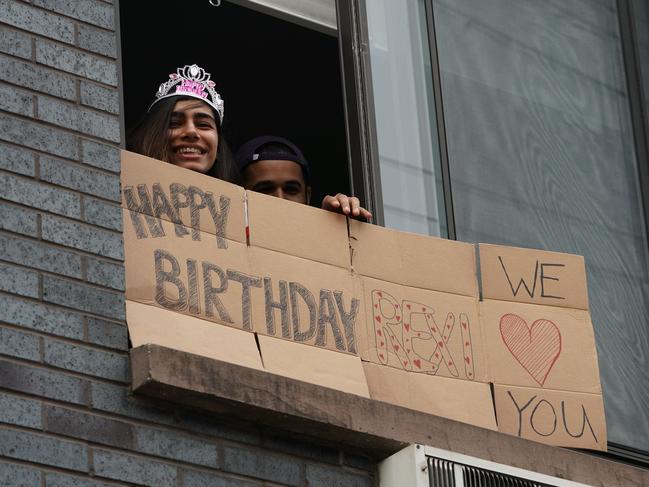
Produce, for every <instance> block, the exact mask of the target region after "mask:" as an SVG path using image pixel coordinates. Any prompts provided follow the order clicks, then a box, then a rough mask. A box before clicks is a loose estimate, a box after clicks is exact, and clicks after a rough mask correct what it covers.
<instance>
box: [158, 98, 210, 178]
mask: <svg viewBox="0 0 649 487" xmlns="http://www.w3.org/2000/svg"><path fill="white" fill-rule="evenodd" d="M167 136H168V148H169V154H170V155H169V159H170V160H169V162H171V163H172V164H175V165H176V166H180V167H184V168H185V169H191V170H192V171H197V172H201V173H206V172H207V171H209V170H210V169H211V167H212V166H213V165H214V162H215V161H216V151H217V149H218V146H219V135H218V132H217V125H216V120H215V118H214V112H213V111H212V109H211V108H210V106H209V105H207V104H206V103H204V102H202V101H200V100H180V101H178V102H176V104H175V105H174V109H173V113H172V114H171V119H170V122H169V130H168V133H167Z"/></svg>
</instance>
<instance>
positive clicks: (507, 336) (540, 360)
mask: <svg viewBox="0 0 649 487" xmlns="http://www.w3.org/2000/svg"><path fill="white" fill-rule="evenodd" d="M500 336H501V338H502V340H503V343H504V344H505V346H506V347H507V349H508V350H509V352H510V353H511V354H512V355H513V357H514V358H515V359H516V361H517V362H518V363H519V364H521V366H522V367H523V368H524V369H525V370H526V371H527V373H528V374H530V376H532V379H534V381H535V382H536V383H537V384H539V385H540V386H542V385H543V384H545V381H546V379H547V378H548V374H549V373H550V371H551V370H552V367H553V366H554V364H555V362H556V361H557V359H558V358H559V354H560V353H561V333H560V332H559V328H557V325H555V324H554V323H552V322H551V321H550V320H546V319H538V320H536V321H535V322H534V323H532V326H531V327H530V326H528V325H527V323H526V322H525V320H524V319H523V318H521V317H520V316H518V315H515V314H511V313H509V314H506V315H503V317H502V318H500Z"/></svg>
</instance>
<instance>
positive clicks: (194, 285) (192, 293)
mask: <svg viewBox="0 0 649 487" xmlns="http://www.w3.org/2000/svg"><path fill="white" fill-rule="evenodd" d="M187 282H188V284H189V286H188V287H189V312H190V313H191V314H194V315H197V314H199V313H200V300H199V297H198V292H199V291H198V269H197V267H196V261H195V260H194V259H187Z"/></svg>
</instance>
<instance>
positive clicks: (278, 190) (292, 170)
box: [243, 160, 311, 204]
mask: <svg viewBox="0 0 649 487" xmlns="http://www.w3.org/2000/svg"><path fill="white" fill-rule="evenodd" d="M243 179H244V186H245V188H246V189H250V190H252V191H256V192H258V193H264V194H267V195H270V196H276V197H278V198H282V199H285V200H289V201H295V202H296V203H306V204H308V203H309V199H311V188H310V187H309V186H307V185H306V183H305V182H304V173H303V172H302V167H301V166H300V165H299V164H298V163H297V162H293V161H280V160H265V161H258V162H254V163H252V164H250V165H248V166H247V167H246V168H245V169H244V172H243Z"/></svg>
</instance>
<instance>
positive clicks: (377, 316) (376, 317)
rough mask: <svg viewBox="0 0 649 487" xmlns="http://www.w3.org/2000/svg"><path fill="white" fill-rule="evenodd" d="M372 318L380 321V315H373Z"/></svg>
mask: <svg viewBox="0 0 649 487" xmlns="http://www.w3.org/2000/svg"><path fill="white" fill-rule="evenodd" d="M374 319H375V320H376V321H378V322H379V323H381V317H380V316H379V315H376V316H375V317H374Z"/></svg>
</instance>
